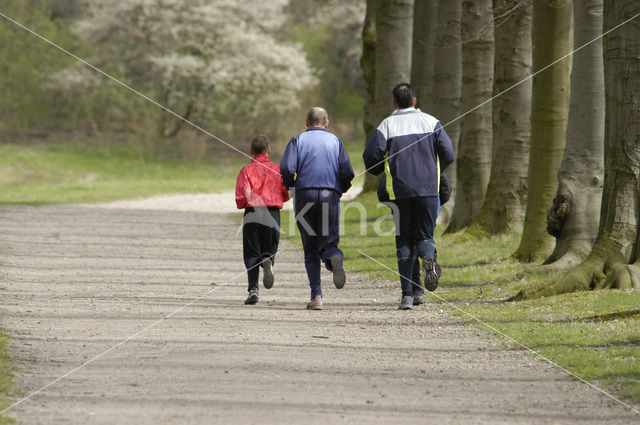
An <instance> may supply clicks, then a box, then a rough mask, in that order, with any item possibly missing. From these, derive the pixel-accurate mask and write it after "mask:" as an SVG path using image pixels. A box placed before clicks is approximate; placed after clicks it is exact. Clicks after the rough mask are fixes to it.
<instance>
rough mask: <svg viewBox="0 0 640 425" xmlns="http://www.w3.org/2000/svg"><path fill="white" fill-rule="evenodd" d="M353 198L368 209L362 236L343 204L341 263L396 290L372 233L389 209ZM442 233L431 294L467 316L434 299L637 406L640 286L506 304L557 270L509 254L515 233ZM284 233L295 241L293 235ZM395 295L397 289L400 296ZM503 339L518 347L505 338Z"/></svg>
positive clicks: (388, 260) (385, 249) (370, 197)
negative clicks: (475, 236)
mask: <svg viewBox="0 0 640 425" xmlns="http://www.w3.org/2000/svg"><path fill="white" fill-rule="evenodd" d="M356 201H359V202H360V203H361V204H362V207H363V208H364V210H365V211H366V217H367V221H366V231H365V235H361V234H360V233H361V231H360V223H361V222H360V212H359V210H357V209H356V208H354V207H352V206H350V207H346V208H345V205H343V206H342V212H344V214H343V218H342V219H343V221H344V231H343V232H342V236H341V239H340V243H341V245H340V247H341V249H342V250H343V251H344V254H345V265H346V266H347V267H348V268H349V269H350V270H353V271H357V272H361V273H367V274H369V275H371V276H373V277H377V278H383V279H388V280H391V281H394V282H398V288H399V279H398V275H397V274H396V273H395V271H397V262H396V255H395V239H394V236H393V235H388V236H375V233H374V232H373V229H374V224H375V223H376V220H378V219H379V218H380V217H382V216H385V215H387V214H389V209H388V208H379V207H378V205H377V204H378V201H377V198H376V196H375V194H365V195H361V196H359V197H358V198H357V199H356ZM291 219H292V216H291V215H290V214H287V213H284V214H283V215H282V228H283V230H287V229H289V226H290V223H289V222H290V220H291ZM381 229H383V230H390V229H391V222H390V221H389V220H386V221H385V222H384V223H383V225H382V226H381ZM443 230H444V229H443V228H438V229H437V230H436V246H437V247H438V260H439V262H440V263H441V264H442V268H443V275H442V278H441V280H440V286H439V289H438V290H437V292H436V293H435V294H437V295H438V296H440V297H442V298H443V299H445V300H446V301H447V302H451V303H453V304H454V305H456V306H457V307H459V308H461V309H462V310H464V311H465V313H462V312H460V311H459V310H457V309H455V308H454V307H452V306H450V305H448V304H446V303H445V302H444V301H441V300H439V299H437V298H435V297H432V298H429V297H428V296H427V299H430V300H432V301H433V302H436V303H439V304H440V305H441V306H442V307H443V308H447V309H449V311H450V312H451V313H452V314H454V315H456V316H458V317H460V318H461V319H464V320H467V321H468V322H469V323H470V324H472V325H474V326H477V327H478V328H480V329H484V330H489V329H488V328H487V327H486V326H485V325H483V324H481V323H479V322H478V321H476V320H475V319H472V318H471V315H472V316H473V317H476V318H477V319H479V320H481V321H482V322H484V323H486V324H488V325H491V326H492V327H494V328H496V329H498V330H499V331H500V332H502V333H504V334H506V335H508V336H510V337H512V338H514V339H515V340H516V341H518V342H520V343H522V344H523V345H525V346H527V347H529V348H531V349H532V350H535V351H537V352H539V353H540V354H542V355H543V356H545V357H547V358H549V359H551V360H553V361H554V362H556V363H558V364H559V365H560V366H562V367H564V368H566V369H568V370H570V371H571V372H573V373H575V374H576V375H578V376H580V377H582V378H584V379H586V380H588V381H591V382H594V383H595V385H597V386H604V387H605V388H607V389H608V390H609V391H612V392H613V393H614V394H616V395H617V396H619V397H622V398H623V399H625V400H626V401H628V402H630V403H633V404H635V405H636V406H638V404H640V291H637V290H635V291H634V290H630V291H618V290H604V291H594V292H580V293H574V294H567V295H561V296H556V297H548V298H542V299H538V300H532V301H524V302H515V303H514V302H503V301H502V300H504V299H506V298H507V297H508V296H510V295H513V294H515V293H516V292H517V291H518V290H519V289H521V288H523V287H524V286H526V285H528V284H531V283H536V282H541V281H545V280H549V279H553V278H554V276H557V274H547V273H538V274H535V273H532V272H531V271H529V272H527V271H528V269H531V268H533V267H536V265H530V264H522V263H519V262H517V261H515V260H513V259H512V258H511V254H513V252H515V250H516V248H517V246H518V243H519V241H520V239H519V238H520V235H519V234H510V235H501V236H493V237H489V238H486V239H482V240H469V238H466V237H465V238H460V237H458V236H459V235H446V236H443V235H442V231H443ZM286 237H287V238H288V239H289V240H291V241H292V242H293V243H295V244H297V245H300V242H299V236H298V235H297V234H294V235H289V236H286ZM358 251H362V252H364V253H366V254H367V255H369V256H371V257H373V258H375V259H376V260H377V261H379V262H381V263H383V264H384V265H386V266H387V267H389V268H391V269H392V270H393V271H389V270H386V269H385V268H384V267H382V266H380V265H379V264H377V263H375V262H374V261H372V260H370V259H368V258H366V257H365V256H363V255H362V254H360V253H359V252H358ZM525 272H527V273H525ZM399 293H400V291H399V289H398V296H399ZM466 313H468V314H466ZM489 331H490V332H493V333H495V331H493V330H489ZM505 344H508V345H510V346H514V347H517V345H516V344H515V343H513V342H512V341H509V340H508V339H505Z"/></svg>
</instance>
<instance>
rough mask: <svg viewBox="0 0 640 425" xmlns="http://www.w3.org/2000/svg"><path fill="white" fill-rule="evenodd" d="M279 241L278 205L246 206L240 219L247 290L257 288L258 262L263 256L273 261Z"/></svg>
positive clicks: (260, 261)
mask: <svg viewBox="0 0 640 425" xmlns="http://www.w3.org/2000/svg"><path fill="white" fill-rule="evenodd" d="M279 241H280V210H279V209H278V207H248V208H245V210H244V217H243V219H242V255H243V258H244V265H245V267H246V268H247V278H248V280H249V290H252V289H256V290H257V289H258V277H259V273H260V267H259V264H260V263H262V261H263V260H264V259H265V258H270V259H271V264H273V263H274V261H275V254H276V252H277V251H278V243H279Z"/></svg>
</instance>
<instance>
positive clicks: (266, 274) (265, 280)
mask: <svg viewBox="0 0 640 425" xmlns="http://www.w3.org/2000/svg"><path fill="white" fill-rule="evenodd" d="M273 280H274V279H273V269H272V267H271V260H270V259H269V258H265V259H264V260H262V284H263V285H264V287H265V288H266V289H271V288H272V287H273Z"/></svg>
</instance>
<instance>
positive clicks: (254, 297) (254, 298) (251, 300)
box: [244, 289, 258, 305]
mask: <svg viewBox="0 0 640 425" xmlns="http://www.w3.org/2000/svg"><path fill="white" fill-rule="evenodd" d="M257 302H258V291H257V290H256V289H252V290H251V291H249V296H248V297H247V299H246V300H244V303H245V305H253V304H255V303H257Z"/></svg>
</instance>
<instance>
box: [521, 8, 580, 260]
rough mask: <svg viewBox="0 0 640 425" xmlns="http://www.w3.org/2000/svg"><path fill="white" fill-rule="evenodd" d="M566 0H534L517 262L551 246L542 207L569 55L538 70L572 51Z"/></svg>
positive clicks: (551, 187) (549, 185)
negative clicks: (529, 103)
mask: <svg viewBox="0 0 640 425" xmlns="http://www.w3.org/2000/svg"><path fill="white" fill-rule="evenodd" d="M571 6H572V3H571V0H536V1H534V2H533V46H534V47H533V72H534V74H535V73H536V72H538V71H541V72H540V73H539V74H537V75H535V77H533V94H532V106H531V150H530V154H529V168H528V173H527V176H528V177H527V186H528V194H527V208H526V212H525V219H524V226H523V230H522V239H521V241H520V246H519V247H518V250H517V251H516V253H515V257H516V258H518V259H519V260H521V261H532V262H537V261H544V260H545V259H546V258H547V257H548V256H549V255H550V254H551V251H552V250H553V242H554V241H553V238H552V237H551V236H550V235H549V234H548V233H547V231H546V221H547V210H548V208H549V206H550V205H551V204H552V201H553V198H554V196H555V192H556V189H557V187H558V170H559V168H560V163H561V162H562V154H563V151H564V147H565V139H566V136H567V120H568V115H569V94H570V73H571V57H570V56H569V57H567V58H566V59H564V60H562V61H560V62H558V63H556V64H554V65H553V66H551V67H549V68H547V69H544V70H542V69H543V68H545V67H546V66H549V65H550V64H552V63H553V62H554V61H556V60H558V59H560V58H562V57H564V56H565V55H568V54H569V53H570V52H571V47H572V46H573V43H572V41H571V40H572V31H571V22H572V19H571V13H572V7H571Z"/></svg>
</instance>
